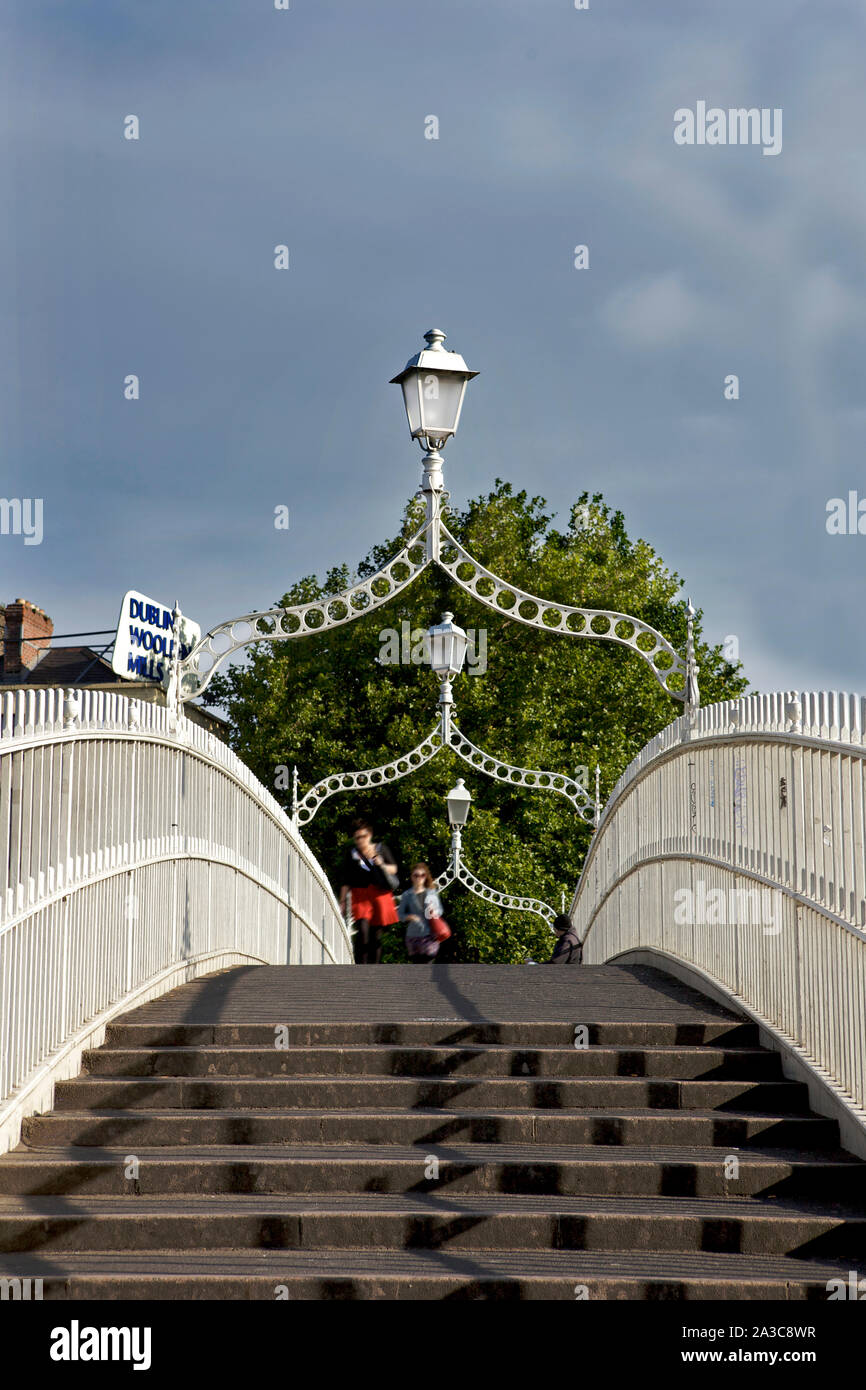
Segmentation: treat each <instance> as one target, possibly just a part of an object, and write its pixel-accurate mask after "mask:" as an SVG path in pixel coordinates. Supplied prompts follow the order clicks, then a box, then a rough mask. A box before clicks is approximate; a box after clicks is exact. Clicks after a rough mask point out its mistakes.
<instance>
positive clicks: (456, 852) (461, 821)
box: [447, 777, 472, 878]
mask: <svg viewBox="0 0 866 1390" xmlns="http://www.w3.org/2000/svg"><path fill="white" fill-rule="evenodd" d="M447 805H448V823H449V825H450V826H451V854H452V856H453V859H454V873H455V875H456V876H457V877H458V878H459V876H460V851H461V848H462V843H461V838H460V832H461V830H462V829H463V827H464V825H465V824H466V822H467V820H468V819H469V808H470V806H471V805H472V795H471V793H470V792H469V791H468V790H467V788H466V785H465V783H464V781H463V778H462V777H458V778H457V784H456V786H453V787H452V788H451V790H450V792H449V793H448V797H447Z"/></svg>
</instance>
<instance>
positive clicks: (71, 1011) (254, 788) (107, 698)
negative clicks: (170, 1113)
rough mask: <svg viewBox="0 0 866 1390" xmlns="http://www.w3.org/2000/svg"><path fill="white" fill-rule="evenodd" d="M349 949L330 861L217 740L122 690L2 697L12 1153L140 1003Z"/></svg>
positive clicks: (6, 1102)
mask: <svg viewBox="0 0 866 1390" xmlns="http://www.w3.org/2000/svg"><path fill="white" fill-rule="evenodd" d="M351 960H352V949H351V938H350V937H349V934H348V931H347V928H346V925H345V923H344V921H343V920H342V917H341V915H340V910H339V906H338V904H337V902H336V899H335V897H334V894H333V892H332V890H331V887H330V885H329V884H328V881H327V879H326V877H325V875H324V872H323V871H322V869H321V867H320V866H319V864H318V863H317V861H316V859H315V858H314V857H313V854H312V853H311V851H310V850H309V848H308V847H307V846H306V845H305V843H304V841H303V840H302V838H301V836H300V835H299V833H298V831H297V830H296V829H295V828H294V827H293V825H292V824H291V821H290V820H289V818H288V816H286V814H285V813H284V812H283V811H282V810H281V808H280V807H279V805H278V804H277V802H276V801H275V800H274V798H273V797H272V796H271V795H270V793H269V792H268V791H267V790H266V788H264V787H263V786H262V785H261V784H260V783H259V782H258V781H257V780H256V778H255V777H254V776H253V774H252V773H251V772H250V770H249V769H248V768H247V767H245V765H244V764H243V763H242V762H241V761H240V760H239V759H238V758H237V757H236V756H235V754H234V753H233V752H232V751H231V750H230V749H229V748H228V747H227V746H226V745H225V744H223V743H222V742H220V740H219V739H217V738H215V737H214V736H213V735H212V734H210V733H208V732H207V730H205V729H203V728H200V727H199V726H197V725H195V724H193V723H191V722H190V721H189V720H187V719H184V718H183V717H181V718H180V719H176V720H173V719H172V716H171V715H170V714H169V712H168V711H167V710H166V709H163V708H161V707H159V706H156V705H150V704H144V703H142V702H140V701H138V700H129V699H127V698H126V697H125V696H123V695H115V694H110V693H106V692H102V691H78V692H73V691H69V692H66V693H64V692H63V691H62V690H55V689H41V690H32V691H19V692H14V693H12V692H7V693H6V694H3V695H0V1152H2V1150H3V1148H4V1147H6V1146H8V1145H9V1144H10V1143H14V1142H16V1138H17V1133H18V1131H19V1128H20V1121H21V1118H22V1116H23V1115H25V1114H28V1113H32V1112H33V1111H34V1110H35V1109H41V1108H44V1106H45V1105H46V1104H50V1103H51V1102H50V1097H51V1088H52V1086H53V1082H54V1080H56V1079H59V1077H60V1076H61V1075H63V1076H66V1075H72V1074H74V1073H75V1071H77V1069H78V1065H79V1062H80V1055H81V1050H82V1047H83V1046H95V1045H96V1044H97V1042H98V1041H101V1037H102V1035H103V1034H104V1027H105V1024H106V1022H107V1021H108V1020H109V1019H110V1018H111V1017H113V1016H115V1015H116V1014H118V1013H121V1012H123V1011H124V1009H126V1008H129V1007H131V1006H132V1005H133V1004H135V1003H138V1002H141V1001H142V1000H144V999H145V998H152V997H154V996H155V995H157V994H161V993H164V992H165V991H166V990H168V989H172V988H174V986H175V985H177V984H180V983H183V982H184V981H185V980H189V979H193V978H194V977H195V976H197V975H201V974H205V973H208V972H209V971H213V970H217V969H220V968H223V967H225V966H229V965H235V964H241V963H257V962H264V963H270V964H330V963H338V964H348V963H350V962H351Z"/></svg>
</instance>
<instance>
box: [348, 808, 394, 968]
mask: <svg viewBox="0 0 866 1390" xmlns="http://www.w3.org/2000/svg"><path fill="white" fill-rule="evenodd" d="M352 841H353V845H352V849H351V850H349V852H348V853H347V855H346V857H345V859H344V860H343V868H342V873H341V876H340V877H341V880H342V882H341V887H340V911H341V912H342V913H343V916H344V917H345V915H346V899H347V897H349V895H351V906H352V918H353V920H354V923H355V927H356V929H357V930H356V932H355V937H354V942H353V949H354V952H355V964H356V965H379V964H381V960H382V928H383V927H391V926H394V925H395V923H396V922H398V921H399V918H398V916H397V909H396V908H395V906H394V890H395V889H396V888H399V886H400V880H399V879H398V877H397V865H396V864H395V863H394V856H393V854H392V853H391V851H390V849H389V848H388V846H387V845H386V844H383V843H379V844H377V843H376V842H375V841H374V839H373V827H372V826H371V824H370V822H369V821H366V820H356V821H355V823H354V825H353V827H352Z"/></svg>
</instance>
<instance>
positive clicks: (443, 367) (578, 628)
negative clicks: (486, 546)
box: [166, 328, 700, 710]
mask: <svg viewBox="0 0 866 1390" xmlns="http://www.w3.org/2000/svg"><path fill="white" fill-rule="evenodd" d="M424 337H425V339H426V341H427V343H428V347H427V348H426V349H422V351H421V352H420V353H416V354H415V356H414V357H411V358H410V359H409V361H408V362H407V364H406V366H405V367H404V369H403V371H402V372H400V373H399V374H398V375H397V376H396V377H393V378H392V384H393V383H395V382H396V383H399V384H400V385H401V386H403V388H404V398H405V403H406V411H407V416H408V419H409V429H410V432H411V435H412V438H413V439H417V440H418V441H419V443H420V444H421V447H422V449H426V451H427V452H426V453H425V455H424V458H423V460H422V463H423V472H422V475H421V486H420V493H421V496H422V497H423V498H424V503H425V520H424V524H423V526H422V527H421V528H420V530H418V531H417V532H416V534H415V535H414V536H413V537H412V539H411V540H409V541H408V542H407V543H406V545H405V546H404V547H403V549H402V550H401V551H400V552H399V554H398V555H396V556H395V557H394V559H393V560H391V561H389V563H388V564H387V565H385V566H384V568H383V569H381V570H380V571H379V572H378V573H377V574H374V575H371V576H370V577H369V578H368V579H365V580H364V581H363V582H362V583H360V584H355V585H353V586H352V587H351V588H349V589H346V590H344V591H343V592H342V593H340V594H335V595H333V596H332V597H331V598H325V599H317V600H315V601H313V602H310V603H305V604H297V605H295V606H293V607H291V608H269V609H268V610H267V611H265V612H263V613H247V614H245V615H244V616H243V617H241V618H231V619H229V621H228V622H225V623H220V625H219V626H218V627H215V628H213V629H212V630H211V631H210V632H208V633H207V634H206V635H205V636H204V637H203V638H202V640H201V641H200V642H199V643H198V644H197V645H196V646H195V647H194V648H193V650H192V651H191V652H189V653H188V655H187V657H186V658H185V660H184V661H183V662H182V663H181V664H180V668H179V696H180V699H182V700H190V699H192V698H193V697H194V696H197V695H201V694H202V692H203V691H204V690H205V689H206V688H207V686H208V685H209V684H210V681H211V680H212V678H213V676H214V675H215V673H216V671H217V669H218V667H219V666H221V665H222V663H223V662H224V661H225V660H226V659H227V658H228V657H230V656H231V655H232V654H233V653H234V652H236V651H239V650H240V649H241V648H242V647H246V646H249V645H250V644H251V643H253V642H284V641H287V640H291V639H292V638H295V637H309V636H310V635H311V634H312V633H316V632H324V631H326V630H327V629H328V628H332V627H339V626H341V625H342V624H343V623H348V622H352V621H353V619H355V618H360V617H362V616H363V615H364V614H365V613H369V612H370V611H371V610H372V609H374V608H378V607H379V606H380V605H381V604H383V603H387V602H388V600H389V599H391V598H393V597H394V596H395V594H398V593H400V592H401V591H402V590H403V589H405V588H406V587H407V585H409V584H411V582H412V580H413V579H415V578H417V576H418V575H419V574H420V573H421V571H422V570H423V569H425V568H426V567H427V565H428V564H431V563H432V564H437V565H439V566H440V568H441V569H442V570H444V572H445V573H446V574H448V575H449V576H450V577H451V578H452V579H453V580H454V582H455V583H456V584H458V585H459V586H460V588H462V589H463V590H464V591H465V592H466V593H468V594H471V595H472V596H473V598H476V599H477V600H478V602H479V603H482V604H484V605H486V607H488V608H491V609H493V611H494V612H496V613H499V614H500V615H501V616H504V617H507V618H511V619H513V621H515V622H519V623H523V624H524V625H525V626H527V627H534V628H536V629H538V630H539V631H542V632H556V633H561V634H564V635H565V636H567V637H587V638H591V639H598V640H601V641H607V642H617V643H619V645H620V646H623V647H628V648H629V650H630V651H633V652H636V653H637V655H638V656H639V657H641V658H642V660H644V661H645V662H646V663H647V665H648V666H649V668H650V670H651V671H652V673H653V675H654V676H655V678H656V680H657V681H658V683H659V685H660V686H661V688H662V689H663V690H664V691H665V692H666V694H668V695H670V697H671V698H672V699H674V700H678V701H680V702H681V703H682V704H684V705H685V707H686V709H687V710H690V709H696V708H697V707H698V706H699V704H700V693H699V691H698V682H697V676H698V668H697V665H696V663H695V660H694V638H693V623H692V619H693V617H694V612H695V610H694V609H693V608H692V606H691V600H689V606H688V612H689V628H688V632H689V636H688V650H687V653H686V659H685V661H684V660H683V658H682V657H681V656H679V654H678V653H677V652H676V650H675V649H674V648H673V647H672V646H671V644H670V643H669V642H668V641H667V639H666V638H664V637H662V635H661V633H659V632H656V630H655V628H652V627H650V626H649V624H648V623H645V622H642V621H641V619H639V618H633V617H630V616H629V614H627V613H614V612H610V611H609V610H607V609H602V608H575V607H572V606H571V605H570V604H562V603H554V602H552V601H550V600H549V599H541V598H537V597H536V596H535V595H533V594H529V593H526V592H525V590H523V589H518V588H517V587H516V586H515V585H514V584H510V583H509V582H508V581H507V580H505V579H500V578H499V576H498V575H495V574H493V573H492V572H491V571H490V570H488V569H486V568H485V566H484V565H481V564H479V562H478V561H477V560H475V559H473V557H472V556H471V555H470V553H469V551H468V550H466V549H465V547H464V546H462V545H461V544H460V542H459V541H458V540H456V539H455V537H454V536H452V535H451V533H450V531H449V530H448V529H447V527H446V526H445V525H444V523H443V520H442V516H443V510H444V503H445V499H446V498H447V497H448V493H447V492H446V491H445V483H444V475H443V464H444V461H443V459H442V456H441V454H440V453H439V450H440V448H442V447H443V445H444V444H445V443H446V442H447V440H448V439H450V437H451V436H452V435H453V434H454V433H455V432H456V430H457V425H458V423H459V419H460V410H461V407H462V403H463V395H464V392H465V390H466V383H467V381H469V380H470V379H471V378H472V377H475V376H477V375H478V373H477V372H473V371H470V370H469V369H468V368H467V366H466V363H465V361H464V360H463V358H462V357H461V356H460V354H459V353H454V352H449V351H447V350H446V349H444V348H443V347H442V343H443V342H444V340H445V334H444V333H443V332H442V331H441V330H440V329H438V328H433V329H430V331H429V332H428V333H425V335H424ZM443 543H444V545H445V551H444V553H443ZM422 545H423V552H422V550H421V547H422ZM467 569H470V570H471V573H469V574H466V573H465V571H466V570H467ZM461 571H462V572H461ZM527 609H531V610H532V611H531V612H527V611H526V610H527ZM202 663H205V665H204V668H203V669H202ZM170 680H172V676H171V675H170V674H167V675H166V685H168V683H169V681H170Z"/></svg>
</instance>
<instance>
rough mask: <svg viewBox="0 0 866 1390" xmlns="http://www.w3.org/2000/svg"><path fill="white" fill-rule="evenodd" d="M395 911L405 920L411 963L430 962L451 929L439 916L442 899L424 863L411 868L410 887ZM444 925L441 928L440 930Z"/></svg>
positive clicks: (407, 946)
mask: <svg viewBox="0 0 866 1390" xmlns="http://www.w3.org/2000/svg"><path fill="white" fill-rule="evenodd" d="M397 912H398V914H399V917H400V921H401V922H405V923H406V952H407V954H408V956H409V961H410V964H412V965H432V964H433V962H434V961H435V959H436V955H437V953H438V951H439V946H440V943H441V942H442V941H446V940H447V939H448V937H449V936H450V935H451V930H450V928H449V927H448V925H447V924H446V922H445V921H444V920H443V917H442V903H441V902H440V900H439V894H438V893H437V892H436V884H435V883H434V881H433V875H432V874H431V872H430V870H429V868H428V867H427V865H426V864H424V863H419V864H416V865H415V866H414V868H413V869H412V887H411V888H409V889H407V890H406V892H405V893H404V894H403V896H402V898H401V899H400V902H399V905H398V907H397ZM443 928H444V930H443Z"/></svg>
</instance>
